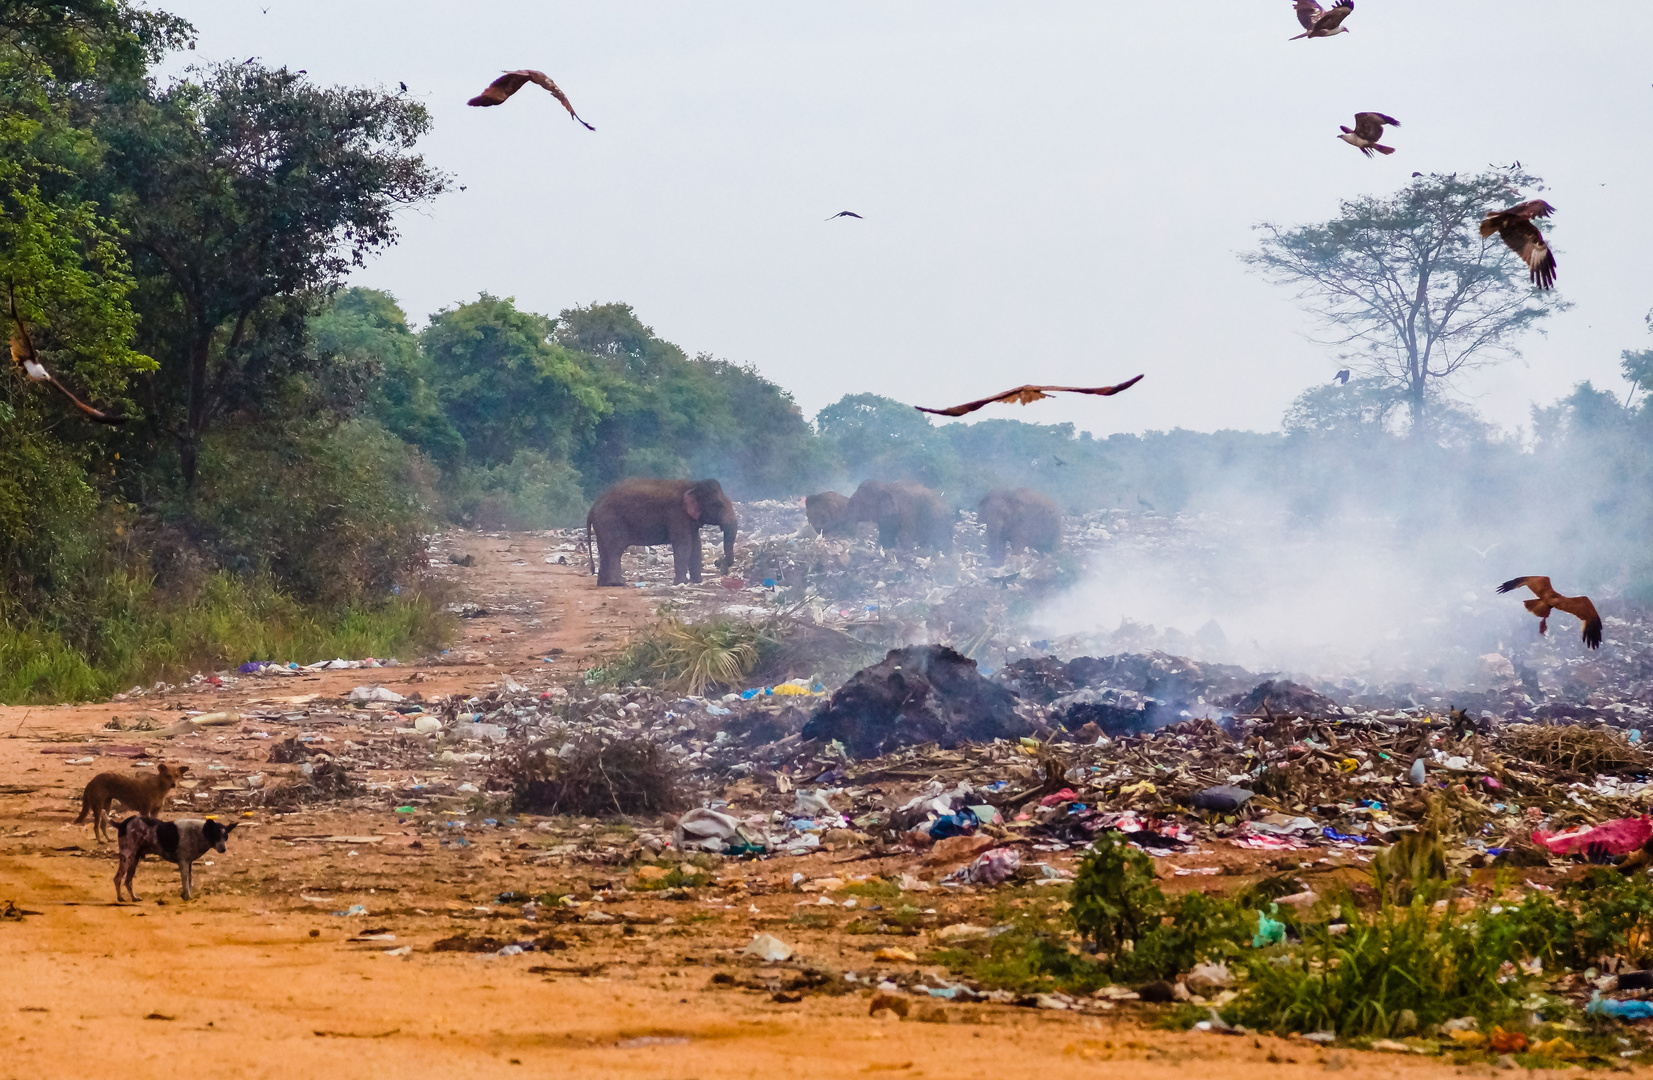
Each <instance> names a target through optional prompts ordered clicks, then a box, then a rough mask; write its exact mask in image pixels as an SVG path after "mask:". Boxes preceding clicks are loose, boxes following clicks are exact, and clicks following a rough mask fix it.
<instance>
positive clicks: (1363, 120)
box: [1355, 112, 1393, 142]
mask: <svg viewBox="0 0 1653 1080" xmlns="http://www.w3.org/2000/svg"><path fill="white" fill-rule="evenodd" d="M1388 119H1389V118H1388V117H1386V116H1384V115H1383V114H1382V113H1375V112H1357V113H1355V135H1356V136H1357V137H1359V138H1362V139H1365V140H1366V141H1367V142H1377V141H1378V140H1379V139H1381V138H1383V124H1384V122H1385V121H1386V120H1388ZM1389 122H1390V123H1393V121H1389Z"/></svg>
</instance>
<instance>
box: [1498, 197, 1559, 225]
mask: <svg viewBox="0 0 1653 1080" xmlns="http://www.w3.org/2000/svg"><path fill="white" fill-rule="evenodd" d="M1504 213H1506V214H1512V215H1514V216H1515V217H1518V218H1521V219H1522V220H1523V221H1531V220H1532V219H1533V218H1535V217H1549V216H1550V215H1551V214H1553V213H1555V207H1553V206H1551V205H1550V204H1549V203H1547V202H1545V201H1544V200H1543V199H1532V200H1530V201H1528V202H1524V203H1521V204H1519V205H1517V206H1512V207H1510V208H1509V209H1508V210H1505V211H1504Z"/></svg>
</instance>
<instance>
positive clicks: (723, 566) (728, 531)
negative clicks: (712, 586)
mask: <svg viewBox="0 0 1653 1080" xmlns="http://www.w3.org/2000/svg"><path fill="white" fill-rule="evenodd" d="M734 565H735V526H733V525H725V526H724V527H723V558H721V559H719V560H718V561H717V566H718V569H719V570H728V569H729V568H730V567H732V566H734Z"/></svg>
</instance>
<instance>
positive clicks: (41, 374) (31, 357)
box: [11, 302, 127, 424]
mask: <svg viewBox="0 0 1653 1080" xmlns="http://www.w3.org/2000/svg"><path fill="white" fill-rule="evenodd" d="M11 322H12V329H11V359H12V363H14V364H16V365H17V366H18V367H20V368H22V369H23V374H25V375H27V376H28V377H29V380H30V381H31V382H37V383H45V384H47V385H48V386H50V387H51V388H52V389H54V390H56V391H57V392H58V393H60V394H62V395H63V396H64V397H66V398H68V399H69V402H70V404H72V405H74V407H75V408H77V409H79V410H80V411H81V412H83V413H85V414H86V415H87V416H88V417H90V418H91V419H93V420H96V421H97V422H98V423H100V424H124V423H126V421H127V418H126V417H124V416H110V415H109V414H108V413H106V412H102V411H101V410H98V409H94V408H92V406H90V405H88V404H86V402H84V401H82V400H80V399H79V398H77V397H75V395H73V394H71V393H70V392H69V390H68V388H67V387H65V386H64V385H63V384H62V383H60V382H58V381H57V380H56V379H54V378H53V377H52V373H51V372H49V371H47V370H46V365H44V364H42V363H41V362H40V354H39V353H37V352H35V350H34V339H32V338H31V337H30V336H29V328H28V326H27V325H26V324H25V323H24V322H23V319H22V317H21V316H19V315H18V314H17V305H16V303H15V302H14V303H13V304H12V309H11Z"/></svg>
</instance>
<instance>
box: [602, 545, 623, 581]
mask: <svg viewBox="0 0 1653 1080" xmlns="http://www.w3.org/2000/svg"><path fill="white" fill-rule="evenodd" d="M625 550H626V549H625V548H624V547H622V546H620V545H619V544H618V543H604V542H603V540H602V539H601V538H599V539H598V540H597V556H598V560H597V584H598V585H599V586H601V585H624V584H625V583H626V579H625V576H624V575H623V574H622V573H621V571H620V556H621V555H622V554H624V553H625Z"/></svg>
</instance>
